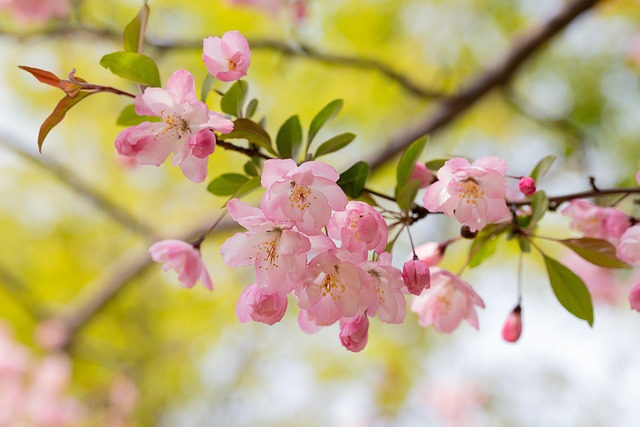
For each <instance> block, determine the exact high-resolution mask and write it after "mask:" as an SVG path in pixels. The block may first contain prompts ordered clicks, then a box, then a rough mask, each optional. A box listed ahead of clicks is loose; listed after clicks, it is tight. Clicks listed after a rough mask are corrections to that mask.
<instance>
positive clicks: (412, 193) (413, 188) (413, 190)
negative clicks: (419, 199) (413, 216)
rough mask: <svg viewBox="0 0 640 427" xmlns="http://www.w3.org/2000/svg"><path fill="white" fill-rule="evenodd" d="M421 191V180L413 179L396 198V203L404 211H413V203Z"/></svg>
mask: <svg viewBox="0 0 640 427" xmlns="http://www.w3.org/2000/svg"><path fill="white" fill-rule="evenodd" d="M419 189H420V180H419V179H412V180H411V181H409V182H407V183H406V184H405V185H404V186H403V187H402V188H401V189H400V190H399V191H398V195H397V196H396V203H397V204H398V207H399V208H400V209H402V210H403V211H405V212H406V211H408V210H410V209H411V206H412V205H413V201H414V200H415V198H416V194H418V190H419Z"/></svg>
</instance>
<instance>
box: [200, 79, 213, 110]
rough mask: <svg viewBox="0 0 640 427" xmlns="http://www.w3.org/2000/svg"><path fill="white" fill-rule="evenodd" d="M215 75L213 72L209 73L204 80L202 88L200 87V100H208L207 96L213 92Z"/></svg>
mask: <svg viewBox="0 0 640 427" xmlns="http://www.w3.org/2000/svg"><path fill="white" fill-rule="evenodd" d="M214 80H215V77H213V76H212V75H211V74H209V73H207V77H205V78H204V81H203V82H202V88H200V101H202V102H205V103H206V102H207V98H208V97H209V92H211V86H213V81H214Z"/></svg>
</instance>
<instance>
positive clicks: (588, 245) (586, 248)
mask: <svg viewBox="0 0 640 427" xmlns="http://www.w3.org/2000/svg"><path fill="white" fill-rule="evenodd" d="M560 243H562V244H563V245H565V246H566V247H568V248H569V249H571V250H572V251H574V252H575V253H577V254H578V255H580V256H581V257H582V258H584V259H585V260H587V261H589V262H590V263H591V264H595V265H598V266H600V267H605V268H630V266H629V264H626V263H624V262H622V261H620V260H619V259H618V258H617V257H616V248H615V246H613V245H612V244H611V243H609V242H607V241H606V240H601V239H591V238H587V237H583V238H580V239H564V240H560Z"/></svg>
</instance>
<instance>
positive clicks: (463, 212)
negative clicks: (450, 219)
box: [423, 156, 511, 231]
mask: <svg viewBox="0 0 640 427" xmlns="http://www.w3.org/2000/svg"><path fill="white" fill-rule="evenodd" d="M506 172H507V164H506V162H505V161H504V160H502V159H499V158H497V157H491V156H486V157H481V158H479V159H477V160H476V161H474V162H473V163H472V164H469V161H467V160H466V159H463V158H454V159H451V160H448V161H447V162H446V163H445V164H444V166H443V167H441V168H440V170H439V171H438V181H436V182H434V183H433V184H431V185H430V186H429V187H427V191H426V193H425V195H424V198H423V202H424V207H425V208H427V209H428V210H430V211H431V212H444V213H445V215H447V216H455V218H456V219H457V220H458V221H459V222H460V223H461V224H463V225H466V226H468V227H469V228H470V229H471V231H478V230H480V229H482V228H483V227H484V226H485V225H486V224H487V223H488V222H499V221H503V220H506V219H508V218H510V216H511V213H510V211H509V208H508V207H507V204H506V202H505V196H506V194H507V181H506V178H505V174H506Z"/></svg>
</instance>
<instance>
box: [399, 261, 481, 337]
mask: <svg viewBox="0 0 640 427" xmlns="http://www.w3.org/2000/svg"><path fill="white" fill-rule="evenodd" d="M475 306H478V307H481V308H484V302H483V301H482V299H481V298H480V297H479V296H478V294H476V292H475V291H474V290H473V288H472V287H471V286H470V285H469V284H468V283H467V282H465V281H464V280H462V279H461V278H460V277H458V276H456V275H455V274H453V273H451V272H449V271H447V270H442V269H440V268H437V267H436V268H432V269H431V287H430V288H429V289H425V290H423V291H422V293H421V294H420V295H418V296H413V297H412V298H411V311H413V312H415V313H417V314H418V317H419V321H418V323H419V324H420V326H424V327H427V326H429V325H433V327H434V328H435V329H436V330H437V331H438V332H446V333H449V332H453V330H454V329H456V328H457V327H458V325H459V324H460V322H462V320H466V321H467V322H469V324H471V326H473V327H474V328H476V329H478V316H477V314H476V310H475Z"/></svg>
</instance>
